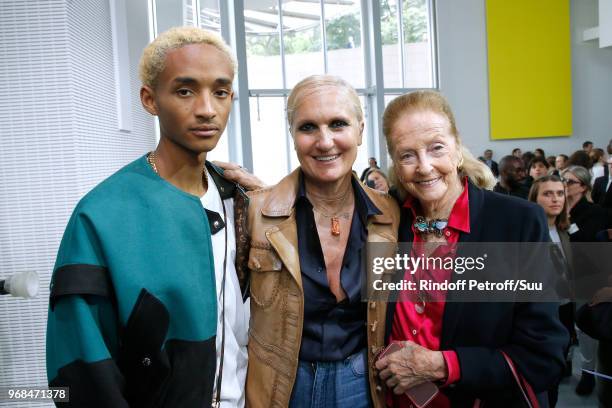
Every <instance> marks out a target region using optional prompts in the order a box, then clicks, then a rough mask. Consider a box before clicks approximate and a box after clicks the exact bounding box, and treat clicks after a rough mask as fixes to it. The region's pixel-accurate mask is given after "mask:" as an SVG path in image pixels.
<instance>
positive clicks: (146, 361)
mask: <svg viewBox="0 0 612 408" xmlns="http://www.w3.org/2000/svg"><path fill="white" fill-rule="evenodd" d="M142 365H143V366H145V367H149V366H150V365H151V359H150V358H149V357H145V358H143V359H142Z"/></svg>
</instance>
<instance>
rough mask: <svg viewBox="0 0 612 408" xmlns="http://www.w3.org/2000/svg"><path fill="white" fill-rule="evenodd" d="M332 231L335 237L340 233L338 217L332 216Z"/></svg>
mask: <svg viewBox="0 0 612 408" xmlns="http://www.w3.org/2000/svg"><path fill="white" fill-rule="evenodd" d="M331 233H332V235H333V236H335V237H337V236H338V235H340V220H339V219H338V217H331Z"/></svg>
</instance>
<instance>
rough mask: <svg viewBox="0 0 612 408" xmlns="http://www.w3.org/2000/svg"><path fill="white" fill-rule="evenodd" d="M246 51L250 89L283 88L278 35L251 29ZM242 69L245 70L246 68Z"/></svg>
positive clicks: (248, 33) (247, 37) (248, 34)
mask: <svg viewBox="0 0 612 408" xmlns="http://www.w3.org/2000/svg"><path fill="white" fill-rule="evenodd" d="M245 25H246V24H245ZM246 51H247V59H248V60H247V62H246V66H247V67H246V68H247V71H248V74H249V87H250V88H252V89H276V88H282V87H283V73H282V68H283V66H282V63H281V56H280V40H279V35H278V33H276V32H263V33H261V32H256V31H252V28H249V30H248V31H247V32H246ZM241 68H242V69H244V67H241Z"/></svg>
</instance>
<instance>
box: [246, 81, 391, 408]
mask: <svg viewBox="0 0 612 408" xmlns="http://www.w3.org/2000/svg"><path fill="white" fill-rule="evenodd" d="M287 121H288V125H289V129H290V131H291V135H292V137H293V142H294V146H295V151H296V153H297V157H298V160H299V162H300V166H299V167H298V168H297V169H296V170H295V171H294V172H292V173H291V174H290V175H288V176H287V177H285V178H283V179H282V180H281V181H280V182H279V183H278V184H277V185H275V186H272V187H269V188H265V189H262V190H259V191H254V192H251V193H249V196H250V206H249V221H248V226H249V232H250V235H251V250H250V254H249V261H248V265H249V269H250V273H251V278H250V279H251V327H250V332H249V337H250V339H249V367H248V374H247V385H246V394H247V406H249V407H266V408H268V407H286V406H291V407H350V408H357V407H369V406H372V405H374V406H376V407H382V406H384V400H383V397H382V393H381V390H382V388H381V387H380V386H378V387H377V385H378V384H377V377H376V376H375V374H374V372H373V371H372V370H370V369H369V367H372V365H373V364H374V357H375V354H374V351H377V350H379V349H381V348H382V346H383V343H384V318H385V304H384V303H383V302H369V303H365V302H362V298H361V289H362V285H363V284H364V282H365V280H367V279H370V276H369V275H367V274H365V273H364V270H365V265H364V261H363V256H362V255H363V254H364V251H365V247H366V244H367V243H369V242H395V241H396V239H397V228H398V223H399V217H398V215H399V211H398V208H397V204H396V203H395V201H394V200H393V199H392V198H390V197H389V196H388V195H387V194H384V193H380V192H378V191H375V190H373V189H370V188H368V187H364V186H363V185H362V184H361V183H360V182H359V180H358V179H357V178H356V177H354V176H353V175H352V171H351V170H352V167H353V164H354V162H355V159H356V157H357V149H358V147H359V145H360V144H361V138H362V132H363V127H364V123H363V112H362V109H361V104H360V102H359V98H358V96H357V93H356V92H355V90H354V89H353V88H352V87H351V86H350V85H349V84H348V83H346V82H345V81H344V80H342V79H340V78H337V77H333V76H328V75H318V76H311V77H308V78H305V79H304V80H302V81H301V82H299V83H298V84H297V85H296V86H295V87H294V88H293V90H292V91H291V94H290V95H289V98H288V100H287Z"/></svg>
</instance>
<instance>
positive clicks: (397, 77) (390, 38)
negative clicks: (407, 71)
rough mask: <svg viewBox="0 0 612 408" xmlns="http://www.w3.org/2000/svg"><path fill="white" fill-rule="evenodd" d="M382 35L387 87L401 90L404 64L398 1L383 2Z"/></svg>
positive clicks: (384, 75)
mask: <svg viewBox="0 0 612 408" xmlns="http://www.w3.org/2000/svg"><path fill="white" fill-rule="evenodd" d="M380 35H381V41H382V59H383V80H384V83H385V87H386V88H401V87H402V62H401V55H400V48H399V46H398V38H399V26H398V24H397V0H382V1H381V3H380Z"/></svg>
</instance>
